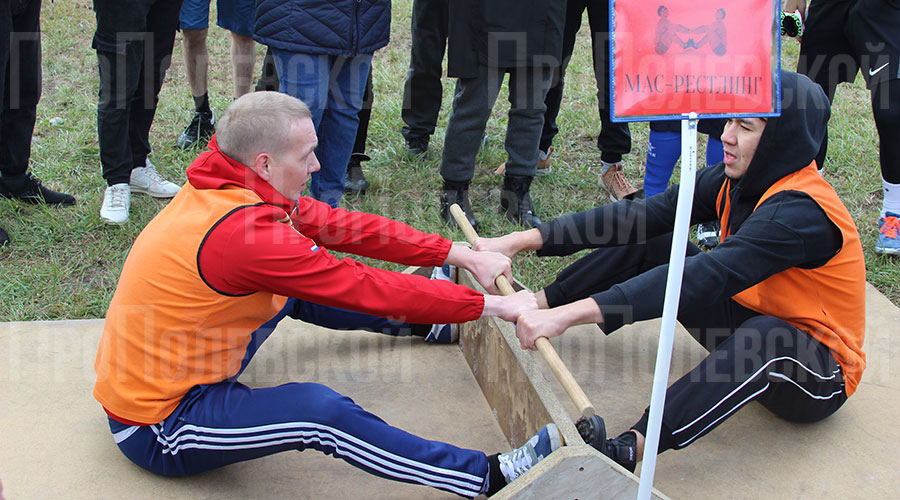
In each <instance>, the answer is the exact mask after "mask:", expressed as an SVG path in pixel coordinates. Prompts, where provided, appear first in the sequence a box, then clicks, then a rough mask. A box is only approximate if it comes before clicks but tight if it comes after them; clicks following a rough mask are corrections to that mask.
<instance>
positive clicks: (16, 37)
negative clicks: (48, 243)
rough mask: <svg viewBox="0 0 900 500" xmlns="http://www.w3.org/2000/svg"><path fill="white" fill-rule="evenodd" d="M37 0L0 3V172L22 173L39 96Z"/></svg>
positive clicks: (25, 164)
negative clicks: (1, 107) (0, 94)
mask: <svg viewBox="0 0 900 500" xmlns="http://www.w3.org/2000/svg"><path fill="white" fill-rule="evenodd" d="M40 17H41V0H8V1H4V2H3V3H2V4H0V72H2V74H0V93H2V94H3V110H2V114H0V174H2V176H3V177H6V178H9V177H13V176H20V175H24V174H25V171H26V170H27V169H28V159H29V158H30V157H31V134H32V132H34V121H35V117H36V116H37V115H36V109H37V103H38V100H40V98H41V21H40Z"/></svg>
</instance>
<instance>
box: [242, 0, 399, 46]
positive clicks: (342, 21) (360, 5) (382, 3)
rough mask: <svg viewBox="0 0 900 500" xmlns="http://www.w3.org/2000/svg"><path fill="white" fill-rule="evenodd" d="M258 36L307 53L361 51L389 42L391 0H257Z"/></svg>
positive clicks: (260, 40)
mask: <svg viewBox="0 0 900 500" xmlns="http://www.w3.org/2000/svg"><path fill="white" fill-rule="evenodd" d="M253 32H254V34H253V38H254V40H256V41H257V42H259V43H261V44H263V45H268V46H270V47H273V48H276V49H281V50H286V51H290V52H299V53H303V54H328V55H334V56H347V57H352V56H357V55H359V54H372V53H374V52H375V51H376V50H377V49H380V48H381V47H384V46H385V45H387V43H388V40H389V37H390V32H391V2H390V0H331V1H328V0H257V2H256V24H255V26H254V30H253Z"/></svg>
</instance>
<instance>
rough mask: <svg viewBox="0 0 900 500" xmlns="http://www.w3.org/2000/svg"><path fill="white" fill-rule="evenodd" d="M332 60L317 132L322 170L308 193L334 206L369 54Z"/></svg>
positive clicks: (349, 150) (353, 132)
mask: <svg viewBox="0 0 900 500" xmlns="http://www.w3.org/2000/svg"><path fill="white" fill-rule="evenodd" d="M333 61H334V62H333V64H332V66H331V76H330V77H329V80H330V83H329V87H328V102H327V104H326V106H325V109H324V111H323V113H322V121H321V123H320V124H319V127H318V128H317V130H316V133H317V134H318V137H319V147H318V148H317V149H316V156H317V157H318V158H319V163H320V164H321V166H322V168H321V169H320V170H319V171H318V172H315V173H313V175H312V183H311V186H310V190H311V192H312V195H313V197H314V198H316V199H318V200H322V201H324V202H325V203H328V204H329V205H331V206H332V207H337V206H338V204H339V203H340V200H341V196H343V194H344V180H345V176H346V174H347V164H348V163H349V161H350V155H351V153H352V151H353V143H354V141H355V140H356V131H357V128H358V125H359V112H360V110H361V109H362V103H363V94H364V93H365V89H366V82H367V81H368V77H369V70H370V68H371V65H372V55H371V54H364V55H359V56H356V57H352V58H344V57H337V58H334V59H333Z"/></svg>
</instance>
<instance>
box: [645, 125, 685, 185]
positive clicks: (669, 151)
mask: <svg viewBox="0 0 900 500" xmlns="http://www.w3.org/2000/svg"><path fill="white" fill-rule="evenodd" d="M680 127H681V122H677V121H655V122H650V139H649V142H648V144H647V170H646V172H645V174H644V196H647V197H650V196H653V195H655V194H658V193H662V192H663V191H665V190H666V189H667V188H668V187H669V179H671V177H672V172H673V171H674V170H675V163H677V162H678V158H679V157H680V156H681V131H680V130H678V129H680Z"/></svg>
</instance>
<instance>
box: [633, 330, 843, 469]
mask: <svg viewBox="0 0 900 500" xmlns="http://www.w3.org/2000/svg"><path fill="white" fill-rule="evenodd" d="M685 326H687V325H685ZM688 330H689V331H691V333H692V334H693V335H695V336H698V338H697V340H698V341H700V343H701V344H703V345H704V346H705V347H707V348H709V346H712V345H714V346H715V347H714V348H713V349H712V351H711V352H710V354H709V356H708V357H706V358H705V359H704V360H703V361H702V362H700V364H699V365H697V366H696V367H695V368H694V369H693V370H691V371H690V372H688V373H687V374H686V375H684V376H683V377H681V378H680V379H678V380H677V381H676V382H675V383H674V384H672V386H671V387H669V389H668V390H667V391H666V404H665V409H664V410H663V423H662V427H663V428H662V430H661V432H660V446H659V450H660V452H662V451H665V450H667V449H670V448H675V449H678V448H684V447H685V446H688V445H689V444H691V443H693V442H694V441H696V440H697V439H698V438H700V437H701V436H704V435H706V434H707V433H708V432H710V431H711V430H713V429H714V428H715V427H716V426H718V425H719V424H721V423H722V422H724V421H725V420H726V419H727V418H728V417H730V416H731V415H733V414H734V413H735V412H736V411H737V410H739V409H740V408H742V407H743V406H744V405H746V404H747V403H749V402H751V401H759V402H760V403H761V404H762V405H763V406H765V407H766V408H768V409H769V410H770V411H771V412H772V413H774V414H776V415H778V416H779V417H781V418H784V419H786V420H790V421H792V422H815V421H817V420H821V419H823V418H825V417H827V416H829V415H831V414H832V413H834V412H835V411H836V410H837V409H838V408H840V406H841V405H842V404H843V403H844V401H846V400H847V396H846V393H845V392H844V378H843V376H842V374H841V368H840V365H838V363H837V362H836V361H835V360H834V357H832V355H831V352H830V350H829V349H828V348H827V347H825V345H823V344H822V343H821V342H819V341H817V340H815V339H813V338H812V337H810V336H809V335H808V334H806V333H805V332H803V331H801V330H799V329H797V328H795V327H794V326H792V325H791V324H789V323H787V322H786V321H783V320H781V319H778V318H773V317H771V316H762V315H757V316H754V317H751V318H750V319H747V320H746V321H744V322H743V323H741V325H740V327H738V328H737V329H735V330H733V332H732V331H730V329H728V328H721V329H717V328H690V327H689V328H688ZM716 332H721V333H724V335H721V334H720V335H715V333H716ZM701 335H702V336H701ZM647 417H648V415H647V412H644V415H643V417H641V419H640V420H639V421H638V423H637V424H635V425H634V428H635V429H637V430H638V431H640V432H641V433H643V434H644V435H646V433H647Z"/></svg>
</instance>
